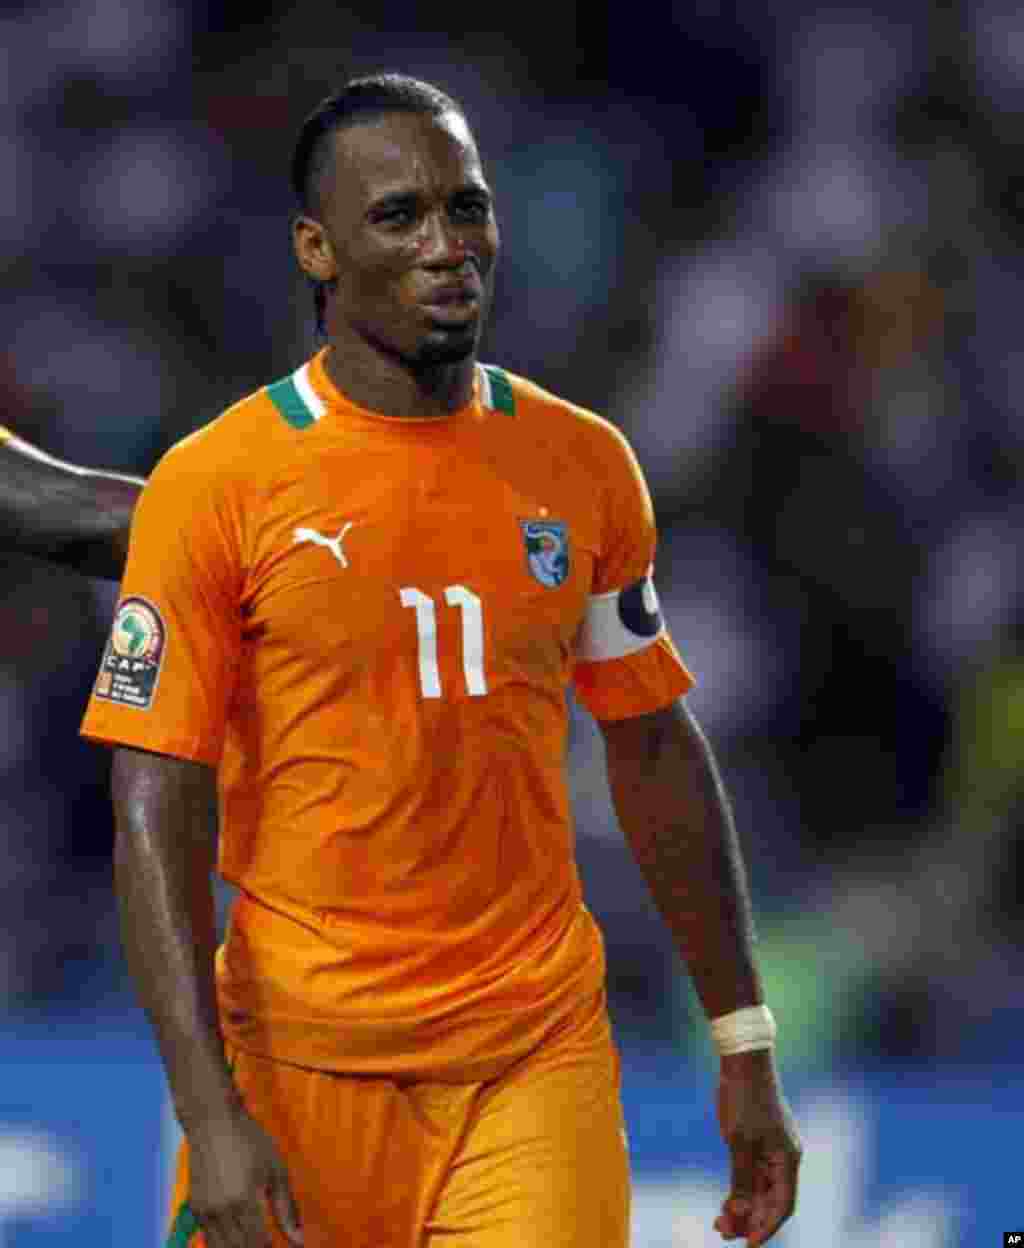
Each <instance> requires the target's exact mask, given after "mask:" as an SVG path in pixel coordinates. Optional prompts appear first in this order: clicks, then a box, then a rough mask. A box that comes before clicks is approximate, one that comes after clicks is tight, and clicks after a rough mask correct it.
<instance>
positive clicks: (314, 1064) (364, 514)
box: [83, 75, 800, 1248]
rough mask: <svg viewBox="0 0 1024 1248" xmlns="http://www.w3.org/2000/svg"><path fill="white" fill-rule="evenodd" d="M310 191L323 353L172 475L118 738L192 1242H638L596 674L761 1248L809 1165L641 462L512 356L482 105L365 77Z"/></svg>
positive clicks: (110, 661) (139, 531) (119, 796)
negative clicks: (657, 570) (515, 366)
mask: <svg viewBox="0 0 1024 1248" xmlns="http://www.w3.org/2000/svg"><path fill="white" fill-rule="evenodd" d="M292 174H293V183H294V188H295V190H296V192H297V194H298V197H299V200H300V203H301V211H300V213H299V215H298V216H297V218H296V220H295V222H294V225H293V242H294V248H295V253H296V255H297V258H298V262H299V264H300V266H301V268H302V269H303V271H304V272H305V273H306V274H307V275H308V276H309V277H310V278H311V279H312V280H313V281H314V282H315V283H316V290H317V310H318V319H319V320H320V323H321V325H322V327H323V331H324V333H325V336H326V339H327V345H326V346H325V347H324V348H323V349H322V350H320V351H319V352H318V353H317V354H316V355H315V356H314V357H313V358H312V359H311V360H309V361H308V362H306V363H305V364H303V365H302V366H301V367H300V368H299V369H297V371H296V372H294V373H293V374H292V375H291V376H289V377H285V378H284V379H282V380H280V381H276V382H274V383H273V384H271V385H268V386H266V387H265V388H263V389H261V390H259V391H258V392H257V393H255V394H252V395H250V396H249V397H247V398H245V399H243V400H242V401H241V402H239V403H237V404H236V405H235V406H233V407H231V408H230V409H228V410H227V411H226V412H225V413H223V415H221V416H220V417H219V418H218V419H216V420H215V421H213V422H212V423H211V424H209V425H207V426H206V427H204V428H203V429H201V430H199V431H198V432H197V433H194V434H192V435H191V436H190V437H188V438H186V439H185V440H184V441H182V442H180V443H179V444H178V445H177V446H176V447H174V448H172V449H171V451H170V452H169V453H168V454H167V455H166V456H164V458H163V459H162V461H161V462H160V464H159V465H158V466H157V468H156V470H155V472H154V474H153V476H152V478H151V479H150V481H149V483H148V485H147V487H146V489H145V491H144V492H143V495H142V498H141V499H140V501H139V504H138V508H137V510H136V514H135V518H134V520H133V525H132V536H131V545H130V550H129V555H128V563H127V568H126V571H125V577H124V584H123V587H122V593H123V596H122V598H121V601H120V603H119V606H118V609H117V611H116V615H115V620H114V624H113V630H112V633H111V636H110V640H109V642H108V643H107V646H106V649H105V651H104V656H103V659H102V662H101V667H100V672H99V675H98V678H97V681H96V686H95V690H94V693H93V696H92V698H91V700H90V704H89V707H88V710H87V713H86V717H85V722H84V725H83V731H84V733H85V734H86V736H88V737H90V738H92V739H94V740H97V741H103V742H107V743H109V744H112V745H113V746H114V747H115V753H114V764H113V790H114V805H115V812H116V822H117V849H116V871H117V887H118V893H119V898H120V905H121V910H122V923H123V931H124V939H125V945H126V948H127V953H128V957H129V961H130V965H131V969H132V972H133V974H134V976H135V978H136V980H137V983H138V987H139V992H140V994H141V997H142V1000H143V1002H144V1004H145V1006H146V1008H147V1010H148V1012H149V1014H150V1016H151V1017H152V1020H153V1022H154V1025H155V1028H156V1033H157V1037H158V1041H159V1044H160V1048H161V1052H162V1056H163V1059H164V1062H165V1065H166V1068H167V1074H168V1079H169V1083H170V1088H171V1095H172V1099H173V1102H174V1106H175V1109H176V1112H177V1115H178V1118H179V1120H180V1122H181V1124H182V1127H183V1130H184V1135H185V1141H184V1146H183V1151H182V1156H181V1159H180V1163H179V1173H178V1181H177V1187H176V1192H175V1197H174V1209H173V1210H172V1224H171V1233H170V1240H169V1243H170V1244H171V1245H173V1248H183V1246H184V1245H197V1244H205V1245H206V1248H269V1246H270V1245H273V1246H274V1248H283V1246H284V1245H287V1244H304V1245H305V1248H625V1246H626V1244H627V1239H628V1211H629V1180H628V1159H627V1144H626V1140H625V1134H624V1131H623V1119H622V1110H621V1105H620V1098H619V1061H618V1057H617V1054H616V1051H615V1048H614V1046H613V1043H612V1038H611V1033H610V1027H609V1020H608V1016H607V1011H606V1003H605V993H604V960H603V950H602V943H601V937H600V933H599V931H598V929H597V927H596V925H595V923H594V921H593V919H592V918H591V916H590V914H589V913H588V911H587V910H586V908H585V906H584V905H583V902H582V899H581V895H580V884H579V879H578V876H577V871H576V867H575V861H574V855H573V832H572V823H571V814H570V810H569V806H568V798H567V788H566V783H565V775H564V764H565V752H566V742H567V714H566V703H565V694H566V688H567V686H568V684H569V682H570V681H572V682H573V684H574V686H575V690H576V692H577V694H578V696H579V698H580V699H581V700H582V702H583V703H584V704H585V705H586V706H587V707H588V708H589V709H590V710H591V711H592V712H593V714H594V715H595V716H596V717H597V719H598V720H599V721H600V724H601V728H602V730H603V734H604V739H605V742H606V746H607V756H608V770H609V776H610V780H611V787H612V792H613V795H614V799H615V803H616V808H617V811H618V815H619V818H620V821H621V823H622V826H623V828H624V830H625V833H626V836H627V838H628V840H629V843H630V846H631V848H632V851H633V853H634V854H635V855H636V858H637V860H638V861H639V863H640V865H641V867H642V869H643V871H644V873H645V875H646V878H647V880H648V882H649V885H650V887H651V890H652V893H653V895H654V898H655V899H656V901H657V903H658V905H659V907H660V909H661V911H662V913H663V915H664V917H665V920H666V922H667V923H668V924H669V926H670V928H671V930H672V932H673V933H674V936H675V938H676V940H677V942H678V946H679V950H680V953H681V954H682V956H683V957H684V959H685V961H686V963H687V965H688V967H689V971H690V974H691V976H692V978H693V982H694V984H695V986H696V990H697V993H698V994H699V996H700V999H701V1002H702V1003H703V1007H704V1009H705V1011H706V1012H707V1015H708V1017H709V1019H710V1020H712V1021H711V1026H712V1031H713V1034H714V1036H715V1038H716V1040H717V1041H718V1044H719V1049H720V1052H721V1054H722V1056H721V1071H720V1084H719V1097H718V1112H719V1116H720V1121H721V1126H722V1130H723V1133H724V1135H725V1138H726V1140H727V1142H728V1145H729V1148H730V1150H731V1155H732V1187H731V1191H730V1192H729V1194H728V1197H727V1199H726V1200H725V1203H724V1205H723V1208H722V1212H721V1215H720V1217H719V1218H718V1219H717V1221H716V1226H717V1227H718V1229H719V1230H720V1232H721V1234H722V1235H723V1236H724V1237H725V1238H727V1239H728V1238H736V1237H738V1236H746V1237H747V1241H748V1243H750V1244H761V1243H763V1242H764V1241H765V1240H766V1239H768V1238H769V1237H770V1236H771V1235H772V1234H773V1233H774V1231H775V1230H776V1229H777V1228H778V1226H779V1225H780V1224H781V1223H782V1222H783V1221H784V1220H785V1218H786V1217H788V1215H789V1213H790V1212H791V1210H792V1207H793V1203H794V1199H795V1188H796V1174H797V1166H798V1161H799V1153H800V1146H799V1142H798V1138H797V1134H796V1130H795V1127H794V1125H793V1121H792V1117H791V1115H790V1113H789V1110H788V1108H787V1106H786V1104H785V1101H784V1098H783V1095H782V1093H781V1090H780V1088H779V1084H778V1080H777V1077H776V1072H775V1067H774V1061H773V1051H772V1042H773V1036H774V1022H773V1020H772V1018H771V1014H770V1012H769V1010H768V1008H767V1006H766V1005H765V1004H764V1001H763V995H762V987H761V983H760V980H759V976H758V972H757V969H756V965H755V959H754V954H753V951H752V948H751V944H752V938H751V923H750V915H749V903H748V899H747V894H746V885H745V882H744V874H743V867H742V863H741V858H740V852H739V849H738V847H737V842H736V838H735V834H734V831H733V827H732V824H731V819H730V815H729V812H728V808H727V803H726V800H725V797H724V795H723V792H722V787H721V783H720V781H719V778H718V774H717V772H716V768H715V765H714V763H713V760H712V757H711V754H710V751H709V749H708V746H707V743H706V742H705V740H704V738H703V736H702V735H701V732H700V730H699V728H698V727H697V725H696V724H695V722H694V720H693V717H692V716H691V714H690V713H689V711H688V710H687V708H686V705H685V702H684V701H683V700H682V697H683V695H684V694H685V693H686V692H687V690H688V689H689V688H690V687H691V684H692V679H691V676H690V675H689V673H688V671H687V669H686V668H685V667H684V665H683V663H682V661H681V659H680V657H679V655H678V654H677V651H676V649H675V646H674V645H673V642H672V641H671V639H670V637H669V635H668V633H667V631H666V629H665V625H664V622H663V620H662V617H661V614H660V612H659V607H658V600H657V596H656V594H655V590H654V585H653V581H652V565H653V558H654V548H655V529H654V523H653V515H652V509H651V504H650V500H649V497H648V494H647V491H646V487H645V485H644V482H643V478H642V476H641V472H640V469H639V467H638V465H637V463H636V460H635V459H634V457H633V455H632V453H631V451H630V449H629V447H628V445H627V444H626V441H625V439H624V438H623V437H622V436H621V435H620V434H619V433H618V432H617V431H616V430H615V429H614V428H613V427H612V426H611V425H610V424H608V423H607V422H605V421H604V420H602V419H600V418H599V417H597V416H595V415H593V414H591V413H589V412H587V411H584V410H581V409H580V408H578V407H575V406H573V405H572V404H570V403H567V402H565V401H563V400H562V399H559V398H556V397H555V396H553V395H551V394H549V393H547V392H545V391H544V390H542V389H541V388H540V387H538V386H536V385H534V384H532V383H531V382H529V381H526V380H524V379H522V378H519V377H516V376H513V375H511V374H509V373H508V372H506V371H505V370H504V369H502V368H499V367H495V366H493V365H481V364H479V363H478V362H477V359H476V353H477V344H478V339H479V335H480V331H481V326H482V324H483V321H484V316H485V310H486V307H487V304H488V301H489V298H490V295H491V289H492V281H493V273H494V265H495V261H496V258H497V252H498V231H497V226H496V224H495V215H494V206H493V202H492V197H491V192H490V189H489V187H488V183H487V181H486V178H485V176H484V172H483V169H482V167H481V163H480V158H479V156H478V154H477V149H476V146H475V143H474V140H473V137H472V135H471V133H470V130H469V127H468V124H467V121H466V119H465V116H464V115H463V113H462V111H461V109H460V107H459V106H458V105H457V104H456V103H455V102H454V101H452V100H451V99H450V98H449V97H448V96H447V95H444V94H443V93H441V92H440V91H438V90H437V89H435V88H434V87H432V86H430V85H428V84H425V83H422V82H419V81H417V80H414V79H409V78H406V77H404V76H401V75H380V76H376V77H374V78H370V79H362V80H356V81H353V82H351V83H349V84H348V85H347V86H346V87H344V88H343V89H342V90H341V91H340V92H339V93H338V94H337V95H335V96H333V97H331V98H330V99H328V100H326V101H324V103H323V104H321V105H320V107H319V108H318V109H317V110H316V111H315V112H314V113H313V114H312V115H311V116H310V117H309V118H308V119H307V121H306V123H305V125H304V126H303V128H302V131H301V133H300V136H299V140H298V145H297V148H296V152H295V157H294V161H293V169H292ZM215 786H217V789H218V792H219V804H220V825H221V835H220V844H219V851H218V853H217V865H218V867H219V870H220V872H221V874H222V875H223V876H225V877H226V878H227V879H229V880H231V881H232V882H233V883H234V884H236V885H237V887H238V889H239V890H240V891H239V898H238V901H237V903H236V904H235V907H234V909H233V912H232V915H231V920H230V926H229V931H228V934H227V936H226V938H225V941H224V944H223V946H222V947H221V949H220V950H219V951H217V952H216V956H215V949H214V942H215V936H214V931H215V928H214V907H213V900H212V895H211V883H210V875H211V870H212V868H213V865H214V859H215V829H214V820H213V818H212V816H211V806H212V801H211V796H212V794H213V792H214V788H215Z"/></svg>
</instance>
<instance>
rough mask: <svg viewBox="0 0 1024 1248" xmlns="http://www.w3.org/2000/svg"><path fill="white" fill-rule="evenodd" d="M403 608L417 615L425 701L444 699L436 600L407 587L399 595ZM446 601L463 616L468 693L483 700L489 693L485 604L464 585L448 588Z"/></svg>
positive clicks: (421, 683)
mask: <svg viewBox="0 0 1024 1248" xmlns="http://www.w3.org/2000/svg"><path fill="white" fill-rule="evenodd" d="M398 593H399V596H400V598H401V599H402V606H403V607H412V608H413V609H414V610H415V612H416V638H417V646H418V655H419V666H420V690H421V691H422V693H423V696H424V697H425V698H440V697H443V696H444V695H443V693H442V691H441V671H440V669H439V668H438V665H437V608H436V606H435V603H434V600H433V598H431V596H430V595H429V594H425V593H424V592H423V591H422V590H421V589H415V588H413V587H411V586H405V587H404V588H402V589H400V590H399V591H398ZM444 600H445V602H446V603H447V604H448V605H449V606H450V607H458V608H459V611H460V612H461V614H462V671H463V674H464V675H465V677H466V691H467V692H468V694H469V696H470V697H471V698H482V697H483V696H484V694H485V693H486V692H487V678H486V677H485V676H484V610H483V603H482V602H481V601H480V599H479V598H478V597H477V596H476V594H474V593H473V591H472V590H471V589H467V588H466V587H465V585H448V586H446V588H445V591H444Z"/></svg>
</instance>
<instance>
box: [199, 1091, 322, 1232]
mask: <svg viewBox="0 0 1024 1248" xmlns="http://www.w3.org/2000/svg"><path fill="white" fill-rule="evenodd" d="M188 1144H189V1169H190V1176H189V1177H190V1194H189V1204H190V1206H191V1207H192V1212H193V1213H194V1214H195V1215H196V1218H197V1219H198V1220H199V1225H200V1226H201V1227H202V1228H203V1232H204V1234H205V1236H206V1243H207V1248H272V1241H271V1238H270V1230H269V1229H268V1225H267V1220H266V1214H265V1210H266V1209H267V1207H268V1205H269V1208H270V1210H271V1211H272V1213H273V1216H274V1218H275V1219H276V1221H277V1223H278V1225H279V1226H280V1228H281V1230H282V1231H283V1232H284V1235H285V1238H286V1239H287V1240H288V1242H289V1243H290V1244H295V1245H296V1246H297V1248H298V1246H300V1245H301V1244H302V1242H303V1241H302V1230H301V1228H300V1226H299V1215H298V1209H297V1207H296V1204H295V1199H294V1197H293V1196H292V1193H291V1188H290V1187H289V1183H288V1175H287V1173H286V1171H285V1167H284V1162H283V1161H282V1160H281V1156H280V1154H279V1152H278V1150H277V1146H276V1145H275V1144H274V1142H273V1140H272V1139H271V1138H270V1136H269V1135H267V1133H266V1132H265V1131H264V1130H263V1128H262V1127H261V1126H260V1125H259V1123H258V1122H256V1121H255V1119H254V1118H252V1117H251V1116H250V1115H249V1114H247V1113H246V1112H245V1110H244V1109H242V1108H241V1107H239V1108H238V1109H237V1110H236V1111H235V1112H233V1113H232V1114H230V1115H229V1116H225V1117H220V1118H216V1119H211V1120H209V1121H206V1122H202V1123H197V1124H196V1125H195V1126H193V1127H191V1128H190V1129H189V1131H188Z"/></svg>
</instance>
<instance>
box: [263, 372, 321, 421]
mask: <svg viewBox="0 0 1024 1248" xmlns="http://www.w3.org/2000/svg"><path fill="white" fill-rule="evenodd" d="M267 397H268V398H269V399H270V401H271V402H272V403H273V404H274V406H275V407H276V408H277V410H278V411H279V412H280V413H281V415H282V416H283V417H284V418H285V420H286V421H287V422H288V423H289V424H290V425H291V427H292V428H293V429H308V428H309V426H310V425H312V424H313V423H314V422H315V421H318V420H319V419H320V417H321V416H322V415H323V414H324V412H325V411H326V410H327V407H326V404H325V403H324V401H323V399H322V398H321V397H320V396H319V395H318V394H317V392H316V391H315V390H314V389H313V384H312V382H311V381H310V380H309V365H308V364H303V365H302V367H301V368H297V369H296V370H295V372H294V373H292V375H291V376H290V377H285V378H284V380H283V381H275V382H274V384H273V385H271V386H267Z"/></svg>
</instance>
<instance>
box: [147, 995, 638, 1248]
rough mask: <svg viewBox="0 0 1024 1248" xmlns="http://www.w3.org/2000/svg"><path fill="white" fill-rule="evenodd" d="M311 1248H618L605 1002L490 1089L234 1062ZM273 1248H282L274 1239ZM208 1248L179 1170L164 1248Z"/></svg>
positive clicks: (582, 1013) (620, 1201)
mask: <svg viewBox="0 0 1024 1248" xmlns="http://www.w3.org/2000/svg"><path fill="white" fill-rule="evenodd" d="M234 1073H235V1080H236V1082H237V1084H238V1087H239V1089H240V1091H241V1093H242V1096H243V1099H244V1101H245V1103H246V1106H247V1107H248V1109H249V1111H250V1113H252V1115H253V1116H254V1117H255V1118H256V1119H257V1120H258V1121H259V1122H260V1123H261V1124H262V1125H263V1126H264V1128H265V1129H266V1130H267V1131H268V1132H269V1133H270V1134H271V1135H272V1136H273V1137H274V1139H275V1140H276V1141H277V1143H278V1146H279V1148H280V1149H281V1152H282V1154H283V1156H284V1160H285V1163H286V1165H287V1167H288V1172H289V1176H290V1178H291V1182H292V1191H293V1192H294V1194H295V1198H296V1200H297V1202H298V1206H299V1212H300V1215H301V1218H302V1224H303V1234H304V1239H305V1248H626V1246H627V1244H628V1240H629V1163H628V1157H627V1152H626V1136H625V1129H624V1123H623V1117H622V1108H621V1102H620V1098H619V1059H618V1054H617V1052H616V1050H615V1046H614V1043H613V1041H612V1036H611V1030H610V1027H609V1024H608V1016H607V1012H606V1009H605V1001H604V994H603V993H601V994H598V995H597V996H595V997H594V998H593V999H591V1000H590V1001H588V1002H585V1003H584V1004H582V1005H581V1006H580V1008H579V1009H578V1010H577V1011H576V1012H575V1014H574V1016H573V1017H572V1018H570V1019H569V1020H567V1021H566V1023H565V1024H563V1025H562V1026H561V1027H559V1028H558V1029H557V1031H556V1032H555V1033H554V1034H553V1035H552V1036H551V1037H550V1038H549V1039H548V1040H547V1041H546V1042H545V1043H544V1044H543V1045H542V1046H540V1047H539V1048H538V1049H537V1050H535V1051H534V1052H533V1053H531V1054H530V1055H529V1056H528V1057H526V1058H524V1059H523V1060H522V1061H520V1062H518V1063H516V1065H514V1066H513V1067H511V1068H510V1069H509V1070H508V1071H506V1072H505V1073H504V1074H502V1075H500V1076H499V1077H498V1078H496V1079H492V1080H489V1081H487V1082H485V1083H467V1084H454V1083H430V1082H419V1081H416V1082H409V1081H403V1080H395V1079H377V1078H373V1077H368V1076H348V1075H344V1074H337V1073H333V1072H326V1071H315V1070H307V1069H305V1068H302V1067H297V1066H290V1065H286V1064H285V1063H282V1062H277V1061H272V1060H270V1059H268V1058H263V1057H255V1056H253V1055H251V1054H248V1053H236V1054H235V1065H234ZM271 1229H272V1235H273V1242H274V1248H287V1241H286V1240H285V1239H284V1236H283V1235H281V1233H280V1232H279V1231H278V1230H277V1228H276V1227H273V1228H271ZM171 1245H173V1248H204V1238H203V1234H202V1232H201V1230H199V1229H198V1227H197V1226H196V1222H195V1218H194V1217H192V1216H191V1214H190V1211H189V1208H188V1155H187V1146H183V1147H182V1150H181V1156H180V1157H179V1162H178V1176H177V1183H176V1185H175V1192H174V1198H173V1210H172V1229H171V1235H170V1238H169V1240H168V1248H171Z"/></svg>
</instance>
